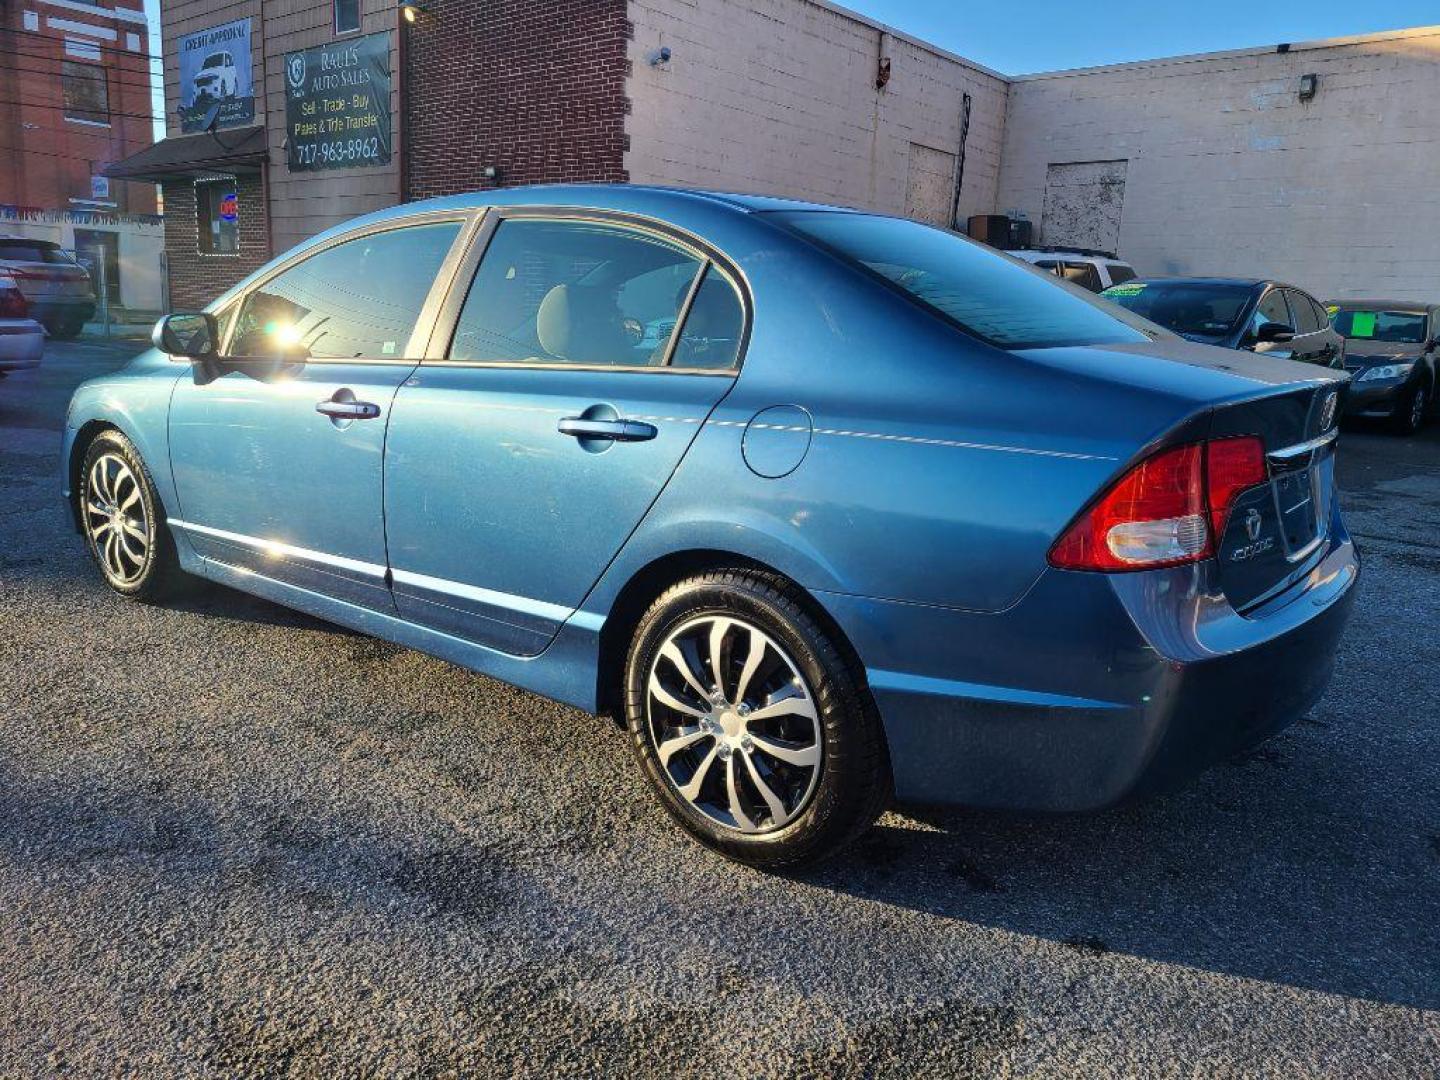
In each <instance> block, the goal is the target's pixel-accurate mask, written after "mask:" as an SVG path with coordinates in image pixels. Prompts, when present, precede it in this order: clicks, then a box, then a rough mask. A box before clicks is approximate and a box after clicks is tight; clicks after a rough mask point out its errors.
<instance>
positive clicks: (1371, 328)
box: [1330, 308, 1425, 345]
mask: <svg viewBox="0 0 1440 1080" xmlns="http://www.w3.org/2000/svg"><path fill="white" fill-rule="evenodd" d="M1330 321H1331V323H1332V324H1333V325H1334V327H1335V330H1336V332H1337V333H1339V334H1340V335H1341V336H1342V337H1347V338H1351V339H1359V340H1364V341H1396V342H1402V343H1404V344H1406V345H1419V344H1420V343H1421V342H1423V341H1424V340H1425V315H1424V314H1423V313H1422V312H1418V311H1364V310H1361V309H1359V308H1346V309H1342V310H1340V311H1336V312H1335V313H1334V314H1333V315H1332V316H1331V318H1330Z"/></svg>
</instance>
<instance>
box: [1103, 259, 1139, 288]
mask: <svg viewBox="0 0 1440 1080" xmlns="http://www.w3.org/2000/svg"><path fill="white" fill-rule="evenodd" d="M1105 269H1107V270H1109V271H1110V284H1111V285H1123V284H1125V282H1127V281H1133V280H1135V268H1134V267H1133V266H1126V265H1125V264H1124V263H1109V264H1107V265H1106V267H1105Z"/></svg>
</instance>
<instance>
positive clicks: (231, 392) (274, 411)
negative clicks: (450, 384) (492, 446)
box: [170, 215, 470, 610]
mask: <svg viewBox="0 0 1440 1080" xmlns="http://www.w3.org/2000/svg"><path fill="white" fill-rule="evenodd" d="M469 220H470V219H467V218H466V217H465V216H463V215H452V216H450V217H444V216H440V217H429V218H419V219H409V220H402V221H399V222H392V223H389V224H387V225H384V226H377V227H373V228H370V229H366V230H363V231H361V232H358V233H356V234H352V235H349V236H343V237H341V238H339V239H337V240H336V241H334V242H332V243H329V244H326V245H324V246H323V247H321V248H320V249H318V250H313V251H307V252H305V253H303V254H302V255H300V256H298V257H297V258H296V259H294V260H291V261H290V262H288V263H286V264H283V265H282V266H281V267H280V268H279V270H278V271H277V272H276V273H274V274H272V275H271V276H269V277H268V278H266V279H265V280H263V281H262V282H261V283H259V284H257V285H256V286H255V287H253V288H252V289H250V290H249V291H248V292H247V293H246V294H245V295H244V297H243V298H242V299H240V301H239V302H238V303H237V304H236V305H235V306H234V307H233V309H232V310H230V311H227V312H226V327H227V330H226V333H225V335H224V337H223V338H222V340H223V341H225V346H224V347H223V348H222V351H221V357H220V358H219V359H217V360H215V361H206V362H198V363H196V364H195V365H194V366H193V368H192V376H191V377H189V378H182V379H181V380H180V382H179V383H178V385H177V386H176V389H175V392H174V395H173V397H172V399H171V403H170V456H171V465H172V469H173V472H174V477H175V487H176V491H177V493H178V496H179V506H178V508H177V510H178V512H177V513H176V514H175V515H173V517H172V520H171V524H172V525H174V526H176V527H177V528H179V529H180V530H182V531H183V532H184V534H185V535H186V536H187V537H188V538H189V541H190V542H191V543H192V544H193V545H194V547H195V549H196V550H197V551H198V552H199V554H201V555H202V556H204V557H205V558H207V559H213V560H216V561H218V562H222V563H226V564H228V565H230V566H234V567H238V568H240V569H242V570H246V571H250V572H253V573H256V574H262V575H264V576H266V577H269V578H274V579H276V580H280V581H284V582H286V583H289V584H293V585H298V586H301V587H302V588H306V589H309V590H312V591H315V592H319V593H323V594H325V595H328V596H332V597H336V598H339V599H343V600H347V601H350V602H353V603H357V604H361V605H364V606H367V607H373V608H376V609H379V610H393V602H392V600H391V597H390V592H389V588H388V585H387V582H386V556H385V528H384V520H383V506H382V498H383V488H382V478H381V473H382V465H383V450H384V445H385V428H386V424H387V423H388V421H389V416H390V406H391V403H392V401H393V399H394V397H395V391H396V390H397V389H398V388H399V386H400V384H401V383H402V382H403V381H404V380H405V378H406V377H407V376H408V375H409V374H410V372H411V371H413V370H414V368H415V366H416V364H417V363H418V359H419V355H420V348H421V345H422V344H423V342H425V341H427V340H428V338H429V330H430V325H431V323H433V320H434V312H435V310H436V309H437V308H438V305H439V298H440V296H441V290H437V289H434V288H432V286H433V284H434V282H435V281H436V278H437V275H439V276H441V277H444V276H445V274H446V272H447V268H448V272H449V273H450V274H452V275H453V272H454V269H455V266H456V265H457V264H458V260H459V256H460V252H461V250H462V247H461V245H460V244H459V243H457V240H458V239H459V237H460V235H461V233H462V231H464V229H465V228H466V226H467V222H469ZM452 250H453V253H454V254H453V258H452ZM447 260H448V261H447ZM432 293H433V294H434V299H433V301H432V300H431V295H432ZM427 305H428V311H427Z"/></svg>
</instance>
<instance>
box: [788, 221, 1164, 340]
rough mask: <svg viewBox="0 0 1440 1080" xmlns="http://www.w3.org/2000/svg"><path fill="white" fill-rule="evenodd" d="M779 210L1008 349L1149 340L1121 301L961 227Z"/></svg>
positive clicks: (797, 226)
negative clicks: (1052, 275) (1047, 272)
mask: <svg viewBox="0 0 1440 1080" xmlns="http://www.w3.org/2000/svg"><path fill="white" fill-rule="evenodd" d="M773 217H774V218H775V219H778V220H779V221H781V222H783V223H784V224H785V225H788V226H789V227H790V228H792V229H794V230H795V231H796V232H798V233H800V234H801V235H802V236H806V237H809V238H811V239H812V240H814V241H816V242H818V243H819V244H820V245H821V246H822V247H824V248H826V249H827V250H829V251H830V252H831V253H833V254H835V255H837V256H838V257H840V258H841V259H844V260H846V261H849V262H852V263H858V264H859V265H860V266H862V267H864V268H865V269H866V270H868V271H869V272H870V273H872V274H874V275H877V276H878V277H880V278H881V279H883V280H884V281H885V282H887V283H888V284H889V285H891V286H892V287H893V288H895V289H898V290H899V291H900V292H902V293H904V294H905V295H907V296H908V297H910V298H911V299H912V300H914V301H915V302H916V303H918V304H919V305H921V306H922V307H925V308H928V309H929V310H931V311H933V312H935V313H937V314H939V315H941V316H942V317H944V318H945V319H947V320H949V321H950V322H952V323H954V324H956V325H957V326H959V327H960V328H961V329H962V330H964V331H966V332H967V333H969V334H972V335H973V336H975V337H977V338H980V339H981V340H982V341H986V342H989V343H990V344H992V345H995V346H998V347H999V348H1002V349H1038V348H1047V347H1054V346H1061V345H1110V344H1121V343H1126V342H1142V341H1148V340H1150V335H1149V334H1146V333H1143V332H1142V331H1141V330H1140V328H1139V324H1138V323H1130V322H1127V321H1125V318H1124V317H1123V313H1121V312H1119V311H1118V310H1117V309H1116V308H1115V307H1113V306H1111V305H1109V304H1106V305H1103V306H1102V305H1101V304H1100V302H1099V300H1098V299H1095V298H1093V297H1090V296H1088V295H1087V294H1085V293H1083V292H1080V291H1078V290H1076V289H1074V288H1067V287H1066V286H1064V285H1061V284H1060V283H1058V282H1054V281H1050V280H1047V279H1046V278H1045V277H1042V276H1040V275H1037V274H1032V273H1031V272H1030V271H1029V270H1028V269H1026V268H1025V267H1023V266H1020V265H1018V264H1017V263H1015V262H1014V261H1012V260H1011V259H1008V258H1006V257H1005V256H1003V255H1001V254H999V253H998V252H995V251H992V250H991V249H989V248H987V247H985V246H984V245H983V244H979V243H976V242H975V241H973V240H968V239H966V238H965V237H962V236H960V235H959V234H957V233H952V232H947V231H945V230H943V229H934V228H931V227H929V226H927V225H921V224H919V223H918V222H914V221H905V220H902V219H899V218H887V217H875V216H872V215H869V214H852V213H842V212H838V211H787V212H782V213H775V214H773Z"/></svg>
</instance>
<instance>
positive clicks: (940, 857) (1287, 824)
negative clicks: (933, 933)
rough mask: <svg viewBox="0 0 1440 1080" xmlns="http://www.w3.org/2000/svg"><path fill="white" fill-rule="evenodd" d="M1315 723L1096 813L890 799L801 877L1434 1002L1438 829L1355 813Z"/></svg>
mask: <svg viewBox="0 0 1440 1080" xmlns="http://www.w3.org/2000/svg"><path fill="white" fill-rule="evenodd" d="M1317 723H1318V722H1317V721H1302V726H1301V727H1299V728H1297V729H1295V730H1294V731H1293V732H1291V733H1287V734H1285V735H1282V736H1280V737H1278V738H1277V739H1274V740H1272V741H1271V742H1269V743H1267V744H1265V745H1263V746H1261V747H1259V748H1258V749H1256V750H1254V751H1251V752H1250V753H1249V754H1246V755H1241V756H1239V757H1237V758H1235V759H1232V760H1231V761H1230V762H1228V763H1226V764H1222V765H1220V766H1218V767H1216V768H1214V769H1212V770H1211V771H1210V772H1209V773H1207V774H1206V775H1205V776H1203V777H1202V778H1200V780H1199V781H1198V782H1197V783H1195V784H1194V785H1193V786H1192V787H1191V788H1189V789H1187V790H1185V791H1181V792H1178V793H1176V794H1173V795H1169V796H1164V797H1160V798H1156V799H1152V800H1149V801H1146V802H1140V803H1135V804H1131V805H1124V806H1121V807H1118V808H1116V809H1113V810H1110V811H1108V812H1103V813H1099V814H1088V815H1075V816H1059V815H1056V816H1025V815H1015V814H998V813H988V812H976V811H962V810H953V809H942V808H928V807H903V808H900V809H899V810H898V811H897V812H894V813H892V814H890V815H887V816H886V817H885V818H884V819H882V821H881V823H880V825H879V826H877V828H876V829H875V830H873V831H872V832H871V833H870V834H869V835H868V836H867V837H865V838H863V839H862V840H861V841H860V842H859V843H858V844H857V845H856V846H855V847H854V848H853V849H852V850H851V851H849V852H847V853H845V854H843V855H842V856H841V857H840V858H838V859H837V860H834V861H832V862H830V863H827V864H824V865H822V866H821V867H819V868H816V869H814V870H811V871H808V872H805V873H803V874H801V875H800V877H801V878H803V879H804V880H806V881H807V882H809V883H810V884H813V885H819V886H823V887H826V888H830V889H834V890H837V891H840V892H844V893H847V894H851V895H854V896H858V897H863V898H866V899H869V900H873V901H877V902H880V903H886V904H894V905H897V906H899V907H904V908H909V909H913V910H918V911H924V912H927V913H930V914H933V915H938V916H941V917H945V918H953V919H960V920H965V921H967V922H970V923H976V924H980V925H988V926H993V927H997V928H1001V929H1004V930H1008V931H1012V932H1015V933H1021V934H1026V935H1031V936H1034V937H1037V938H1044V939H1049V940H1052V941H1056V942H1059V943H1062V944H1064V945H1066V946H1069V947H1071V948H1073V949H1076V950H1078V951H1080V952H1082V953H1084V954H1086V955H1089V956H1093V957H1104V956H1106V955H1107V954H1130V955H1134V956H1139V957H1145V958H1148V959H1151V960H1159V961H1163V962H1167V963H1173V964H1177V965H1184V966H1188V967H1194V968H1201V969H1205V970H1208V971H1214V972H1221V973H1225V974H1230V975H1235V976H1238V977H1242V978H1247V979H1259V980H1263V981H1266V982H1273V983H1280V984H1285V985H1289V986H1294V987H1301V988H1306V989H1311V990H1320V991H1325V992H1329V993H1335V994H1343V995H1348V996H1353V997H1360V998H1366V999H1371V1000H1375V1001H1381V1002H1388V1003H1391V1004H1396V1005H1406V1006H1415V1007H1419V1008H1426V1009H1433V1008H1436V1007H1437V1006H1440V941H1437V938H1440V931H1437V926H1440V902H1437V889H1436V885H1437V878H1440V822H1424V821H1416V822H1410V821H1407V820H1405V818H1404V816H1403V812H1402V813H1401V814H1398V815H1396V816H1393V817H1390V818H1388V819H1387V818H1386V817H1385V816H1383V815H1381V814H1377V815H1375V816H1371V815H1370V814H1368V813H1365V809H1366V808H1367V807H1368V806H1370V805H1372V804H1374V803H1375V802H1376V792H1373V791H1367V790H1365V787H1364V784H1365V782H1366V781H1365V778H1364V776H1363V773H1361V772H1357V771H1356V770H1354V769H1353V768H1352V767H1351V766H1352V765H1353V762H1351V761H1349V760H1348V759H1347V758H1345V757H1344V755H1342V754H1337V753H1334V752H1332V751H1331V749H1330V747H1329V746H1327V745H1326V743H1325V742H1324V741H1323V740H1322V739H1320V738H1316V737H1315V733H1314V729H1313V728H1307V726H1306V725H1307V724H1309V725H1315V724H1317ZM1292 766H1293V768H1292ZM1385 779H1386V780H1394V778H1393V777H1387V778H1385ZM1317 781H1318V783H1317ZM1427 826H1428V828H1427Z"/></svg>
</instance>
